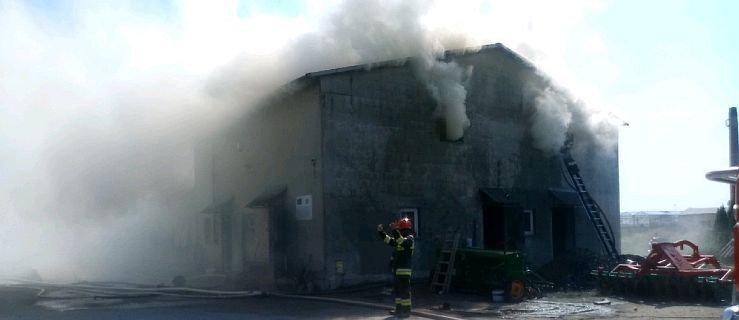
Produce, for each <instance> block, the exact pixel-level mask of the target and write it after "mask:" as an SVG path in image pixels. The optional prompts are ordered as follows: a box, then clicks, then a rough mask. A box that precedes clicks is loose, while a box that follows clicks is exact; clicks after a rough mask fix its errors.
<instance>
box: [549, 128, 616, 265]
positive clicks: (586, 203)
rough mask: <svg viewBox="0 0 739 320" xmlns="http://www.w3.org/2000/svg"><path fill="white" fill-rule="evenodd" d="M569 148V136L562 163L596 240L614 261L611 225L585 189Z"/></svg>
mask: <svg viewBox="0 0 739 320" xmlns="http://www.w3.org/2000/svg"><path fill="white" fill-rule="evenodd" d="M571 147H572V136H571V135H569V136H568V137H567V141H565V145H564V147H562V149H561V150H560V152H561V153H562V162H563V163H564V165H565V168H566V169H567V173H568V174H569V176H570V179H571V181H572V183H573V185H572V187H573V188H574V189H575V191H576V192H577V196H578V198H580V203H582V206H583V208H584V209H585V212H586V213H587V216H588V219H590V222H591V223H592V224H593V227H594V228H595V233H596V234H598V239H599V240H600V243H601V244H602V245H603V248H604V249H605V252H606V254H608V256H610V257H612V258H614V259H618V248H617V247H616V239H615V236H614V234H613V229H611V224H610V222H609V221H608V217H607V216H606V214H605V213H604V212H603V209H601V208H600V206H599V205H598V203H596V202H595V200H594V199H593V197H591V196H590V193H589V192H588V189H587V188H585V183H584V182H583V180H582V176H580V168H578V166H577V162H575V159H573V158H572V154H571V153H570V149H571Z"/></svg>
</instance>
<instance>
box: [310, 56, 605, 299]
mask: <svg viewBox="0 0 739 320" xmlns="http://www.w3.org/2000/svg"><path fill="white" fill-rule="evenodd" d="M453 59H454V60H455V61H457V62H458V63H459V64H460V65H462V66H472V68H473V72H472V75H471V78H470V79H469V82H468V84H467V90H468V95H467V115H468V117H469V118H470V121H471V126H470V128H469V129H468V130H467V131H466V132H465V135H464V138H463V141H459V142H448V141H443V140H442V139H440V137H441V133H440V132H439V126H438V123H437V120H436V119H435V118H434V116H433V110H434V108H435V107H436V104H435V102H434V101H433V100H432V99H431V98H430V96H429V95H428V93H427V90H426V87H425V85H424V83H423V82H422V81H420V80H419V79H418V78H417V77H416V74H415V72H414V69H413V67H412V64H407V65H405V66H402V67H387V68H378V69H373V70H369V71H366V70H356V71H348V72H341V73H334V74H327V75H323V76H321V77H320V78H319V83H320V89H319V92H320V104H321V127H322V146H321V149H322V154H323V157H322V158H323V163H322V171H323V190H324V210H325V212H324V214H325V220H324V223H325V230H326V251H325V252H326V262H327V266H330V265H332V263H334V262H336V261H340V262H341V263H342V264H343V266H344V270H343V271H344V273H339V272H336V270H332V268H327V269H326V280H327V281H328V286H332V287H333V286H338V285H341V284H346V283H351V282H356V281H366V280H370V279H373V278H381V277H385V276H387V275H389V272H388V268H387V259H388V257H389V254H390V250H389V248H385V247H384V245H383V244H382V242H380V241H379V239H377V235H376V232H375V226H376V225H377V224H378V223H385V224H386V223H388V222H389V221H391V220H392V219H395V218H397V212H398V211H399V210H400V209H403V208H415V209H417V210H418V212H419V213H418V216H419V219H418V220H419V221H418V223H419V230H417V233H418V241H417V246H416V254H415V271H414V272H416V275H424V274H427V273H428V271H429V270H430V269H431V268H432V267H433V264H434V262H435V255H434V248H435V246H436V245H438V243H439V242H440V240H441V239H440V237H441V236H443V234H444V231H445V229H446V228H447V227H450V226H454V227H459V228H461V230H462V238H463V241H462V242H463V243H466V242H467V241H466V240H467V238H470V241H471V243H472V245H473V246H480V245H482V239H483V237H484V232H485V230H483V226H482V214H483V213H482V211H483V201H482V198H481V197H482V196H481V194H480V192H479V190H480V188H503V189H506V190H511V191H512V192H515V197H516V198H517V200H518V202H519V203H520V206H521V207H522V208H524V209H531V210H533V211H534V215H535V219H534V225H535V228H534V230H535V232H534V234H533V235H529V236H527V237H526V239H525V247H526V249H527V253H528V259H529V261H530V262H531V263H532V264H534V265H540V264H543V263H545V262H546V261H548V260H550V259H551V258H552V250H553V248H552V244H551V240H552V232H551V228H552V223H551V217H552V210H551V208H552V207H553V205H554V201H553V200H552V199H551V196H550V195H549V193H548V191H547V190H548V189H549V188H568V186H567V184H566V183H565V181H564V179H563V175H562V168H561V164H560V158H559V157H558V155H556V154H546V153H544V152H542V151H540V150H538V149H536V148H534V144H533V141H532V138H531V135H530V125H531V121H530V119H531V115H532V112H533V110H534V103H535V96H533V95H531V94H529V92H532V90H531V88H532V87H534V88H542V89H543V88H544V87H545V86H547V85H548V83H547V80H546V79H544V78H543V77H541V76H539V75H537V74H536V71H535V70H534V69H533V68H531V67H530V66H528V65H527V64H525V63H522V62H521V61H520V60H518V59H516V58H515V57H514V56H513V55H511V54H510V53H508V52H506V51H505V50H502V49H501V50H498V49H491V50H482V51H480V52H478V53H472V54H465V55H459V56H456V57H454V58H453ZM534 91H535V90H534ZM594 149H595V147H590V146H582V147H581V148H579V149H577V150H576V151H575V154H574V156H575V158H576V159H577V160H578V161H579V162H580V163H581V168H582V175H583V177H584V178H585V181H586V183H587V184H588V186H589V187H590V188H591V190H592V191H593V197H594V198H595V199H596V200H597V201H599V202H600V204H601V206H603V207H604V209H606V211H607V212H609V215H613V217H614V218H613V219H612V220H615V221H618V220H617V219H616V218H615V217H617V216H618V168H617V157H616V152H615V151H613V152H611V153H598V152H596V151H595V150H594ZM574 220H575V227H574V230H575V231H574V232H575V233H576V234H575V236H574V237H575V243H576V245H577V246H579V247H585V248H590V249H594V250H600V248H599V246H598V244H597V238H595V234H594V233H593V232H592V227H591V226H590V225H589V223H590V222H589V221H587V218H585V216H584V213H583V212H579V214H578V215H577V216H576V217H575V219H574ZM616 229H618V228H617V226H616Z"/></svg>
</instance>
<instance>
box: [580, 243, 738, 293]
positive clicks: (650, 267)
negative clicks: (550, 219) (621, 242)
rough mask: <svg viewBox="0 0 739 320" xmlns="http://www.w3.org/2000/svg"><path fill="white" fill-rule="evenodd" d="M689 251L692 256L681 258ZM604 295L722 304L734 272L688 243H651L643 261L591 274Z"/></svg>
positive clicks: (729, 291) (728, 290)
mask: <svg viewBox="0 0 739 320" xmlns="http://www.w3.org/2000/svg"><path fill="white" fill-rule="evenodd" d="M685 246H687V247H690V248H691V249H692V253H691V254H688V255H683V254H682V253H680V251H678V250H677V248H680V250H683V249H684V247H685ZM592 274H593V275H595V276H596V277H597V281H598V287H599V289H601V290H602V291H605V292H615V293H626V294H635V295H639V296H646V297H653V298H657V299H663V298H668V299H677V300H690V301H695V300H709V301H716V302H719V301H722V300H723V301H726V300H728V299H730V298H731V288H732V286H733V283H734V281H733V279H734V270H733V269H730V268H722V267H721V263H720V262H719V261H718V260H717V259H716V258H715V257H714V256H712V255H701V254H700V252H699V250H698V246H697V245H696V244H694V243H692V242H690V241H688V240H680V241H677V242H660V243H652V249H651V251H650V252H649V255H647V257H646V259H644V261H642V262H641V263H640V262H636V261H631V260H628V261H627V262H626V263H622V264H619V265H617V266H616V267H615V268H613V270H611V271H606V270H605V269H603V268H599V269H598V270H594V271H593V272H592Z"/></svg>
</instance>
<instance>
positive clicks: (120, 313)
mask: <svg viewBox="0 0 739 320" xmlns="http://www.w3.org/2000/svg"><path fill="white" fill-rule="evenodd" d="M382 291H383V290H382V288H379V287H375V288H367V289H363V290H357V291H352V292H342V293H337V294H332V295H327V296H326V297H332V298H341V299H349V300H353V301H362V302H367V303H374V304H382V305H388V306H389V305H390V304H391V301H392V297H390V296H389V295H387V294H383V292H382ZM36 293H37V291H35V290H28V289H18V288H7V287H0V319H83V320H84V319H392V317H390V316H388V314H387V312H386V310H382V309H376V308H368V307H359V306H351V305H344V304H337V303H327V302H317V301H306V300H298V299H285V298H275V297H255V298H245V299H232V300H231V299H229V300H205V299H173V298H151V297H150V298H135V299H132V298H128V299H111V298H105V299H91V298H84V299H80V298H75V299H38V298H37V297H36ZM603 298H604V297H602V296H600V295H598V294H597V293H596V292H594V291H584V292H570V293H551V294H549V295H547V297H545V298H542V299H536V300H529V301H526V302H523V303H518V304H503V303H491V302H489V301H488V300H487V299H488V297H485V296H480V295H466V294H459V293H456V294H450V295H446V296H437V295H433V294H430V293H428V292H424V291H423V290H414V304H415V307H416V310H419V311H426V312H431V313H435V314H442V315H447V316H450V317H455V318H466V319H553V318H558V319H644V320H646V319H719V317H720V314H721V311H722V310H723V307H722V306H717V305H700V304H690V303H680V304H676V303H660V302H645V301H630V300H626V299H621V298H618V297H606V298H607V299H609V300H610V301H611V304H610V305H603V306H601V305H596V304H594V303H593V302H595V301H598V300H601V299H603ZM444 304H446V306H448V308H447V309H448V310H442V308H441V306H442V305H444ZM411 319H422V317H417V316H414V317H412V318H411Z"/></svg>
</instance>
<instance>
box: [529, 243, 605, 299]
mask: <svg viewBox="0 0 739 320" xmlns="http://www.w3.org/2000/svg"><path fill="white" fill-rule="evenodd" d="M616 264H617V261H615V260H614V259H612V258H609V257H606V256H601V255H598V254H596V253H594V252H593V251H590V250H587V249H575V250H571V251H568V252H566V253H564V254H561V255H558V256H556V257H554V259H552V261H550V262H549V263H547V264H545V265H543V266H541V267H540V268H539V269H538V270H537V273H538V274H540V275H541V276H542V277H544V278H545V279H547V280H548V281H551V282H552V283H554V285H555V289H559V290H583V289H592V288H594V287H595V282H594V281H593V278H592V277H591V275H590V271H591V270H594V269H597V268H598V267H599V266H614V265H616Z"/></svg>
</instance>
